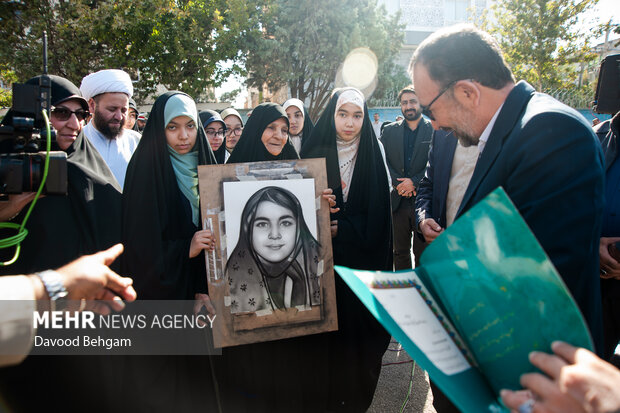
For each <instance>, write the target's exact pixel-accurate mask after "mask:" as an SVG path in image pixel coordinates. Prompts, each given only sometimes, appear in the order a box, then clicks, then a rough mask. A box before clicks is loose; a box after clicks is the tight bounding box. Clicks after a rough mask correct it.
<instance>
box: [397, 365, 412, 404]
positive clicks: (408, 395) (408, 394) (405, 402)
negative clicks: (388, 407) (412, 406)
mask: <svg viewBox="0 0 620 413" xmlns="http://www.w3.org/2000/svg"><path fill="white" fill-rule="evenodd" d="M412 361H413V363H412V366H411V379H410V380H409V391H408V392H407V397H406V398H405V401H404V402H403V405H402V406H400V413H403V412H404V411H405V407H407V403H409V397H410V396H411V389H412V388H413V377H414V375H415V360H412Z"/></svg>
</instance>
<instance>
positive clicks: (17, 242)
mask: <svg viewBox="0 0 620 413" xmlns="http://www.w3.org/2000/svg"><path fill="white" fill-rule="evenodd" d="M42 112H43V119H45V129H46V131H47V147H46V149H47V153H46V155H47V156H46V157H45V166H44V168H43V178H42V179H41V184H40V185H39V190H38V191H37V194H36V196H35V197H34V199H33V200H32V202H31V203H30V208H28V212H26V216H25V217H24V220H23V221H22V223H21V225H18V224H14V223H12V222H0V229H1V228H9V229H14V230H17V234H15V235H13V236H11V237H7V238H4V239H0V248H10V247H14V246H17V247H16V248H15V255H13V258H11V259H10V260H9V261H6V262H0V266H3V267H4V266H7V265H11V264H13V263H14V262H15V261H17V259H18V258H19V253H20V251H21V243H22V241H24V239H26V236H27V235H28V230H27V229H26V222H27V221H28V218H29V217H30V213H31V212H32V210H33V208H34V206H35V205H36V203H37V201H38V199H39V196H40V195H41V192H43V187H44V186H45V182H46V181H47V172H48V170H49V165H50V151H51V148H52V136H51V135H52V132H51V129H50V122H49V118H48V117H47V112H46V111H45V109H44V110H42Z"/></svg>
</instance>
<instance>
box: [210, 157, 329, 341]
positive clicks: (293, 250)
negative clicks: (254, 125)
mask: <svg viewBox="0 0 620 413" xmlns="http://www.w3.org/2000/svg"><path fill="white" fill-rule="evenodd" d="M198 179H199V188H200V204H201V216H202V222H203V228H206V229H210V230H211V231H212V232H213V233H214V236H215V239H216V247H215V250H214V251H206V254H205V255H206V264H207V274H206V277H207V283H208V287H209V296H210V297H211V300H212V301H213V305H214V306H215V309H216V314H217V321H215V322H214V323H213V340H214V344H215V346H216V347H229V346H235V345H240V344H248V343H255V342H261V341H270V340H279V339H283V338H288V337H295V336H302V335H308V334H316V333H321V332H327V331H334V330H337V329H338V319H337V313H336V293H335V286H334V271H333V257H332V247H331V233H330V217H329V205H328V203H327V201H325V200H324V199H323V198H322V196H321V194H322V192H323V190H324V189H326V188H327V174H326V169H325V160H324V159H304V160H291V161H269V162H249V163H241V164H231V165H206V166H199V167H198Z"/></svg>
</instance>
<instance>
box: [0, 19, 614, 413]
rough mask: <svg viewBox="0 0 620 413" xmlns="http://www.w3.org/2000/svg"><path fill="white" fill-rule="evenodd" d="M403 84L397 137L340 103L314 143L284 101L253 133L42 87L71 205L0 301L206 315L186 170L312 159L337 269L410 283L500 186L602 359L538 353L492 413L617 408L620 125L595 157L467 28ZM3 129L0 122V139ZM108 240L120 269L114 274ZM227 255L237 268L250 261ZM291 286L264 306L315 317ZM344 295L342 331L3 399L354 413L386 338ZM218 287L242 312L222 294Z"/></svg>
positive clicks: (44, 382) (164, 359) (121, 84)
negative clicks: (454, 227) (321, 179)
mask: <svg viewBox="0 0 620 413" xmlns="http://www.w3.org/2000/svg"><path fill="white" fill-rule="evenodd" d="M410 74H411V76H412V80H413V85H411V86H407V87H405V88H404V89H403V90H401V91H400V93H399V95H398V102H397V103H398V104H399V105H400V107H401V111H402V115H403V118H402V119H401V120H398V121H396V122H393V123H390V124H387V125H381V124H380V123H379V119H378V116H375V119H374V121H373V120H371V119H370V116H369V113H368V107H367V104H366V98H365V96H364V94H363V93H362V92H361V91H359V90H358V89H356V88H353V87H346V88H339V89H335V90H334V91H333V93H332V96H331V99H330V100H329V103H328V104H327V106H326V107H325V109H324V110H323V112H322V114H321V115H320V116H319V118H318V120H317V122H316V124H315V123H314V122H313V121H312V119H310V116H309V113H308V111H307V108H306V107H305V106H304V103H303V102H302V101H301V100H299V99H295V98H292V99H289V100H287V101H286V102H283V103H282V105H280V104H277V103H271V102H266V103H261V104H260V105H258V106H257V107H255V108H253V110H252V113H251V116H250V117H249V118H248V120H247V123H245V124H244V122H243V119H242V116H241V115H240V114H239V112H237V111H236V110H235V109H234V108H228V109H225V110H223V111H222V112H221V113H218V112H216V111H211V110H208V111H201V112H199V111H198V109H197V106H196V103H195V101H194V100H193V99H192V98H191V97H190V96H188V95H187V94H185V93H182V92H178V91H170V92H166V93H164V94H163V95H161V96H159V97H158V98H157V100H156V101H155V103H154V105H153V107H152V110H151V111H150V113H149V114H148V117H147V116H146V115H145V114H141V113H139V111H138V107H137V105H136V103H135V102H134V101H133V99H132V95H133V86H132V82H131V79H130V77H129V75H128V74H127V73H125V72H124V71H121V70H116V69H106V70H101V71H98V72H96V73H92V74H90V75H88V76H86V77H84V79H82V82H81V85H80V87H79V88H78V87H77V86H76V85H75V84H73V83H72V82H70V81H69V80H67V79H64V78H62V77H59V76H53V75H52V76H50V77H51V81H52V87H51V103H52V109H51V117H50V121H51V125H52V127H53V128H54V129H55V131H56V144H57V147H58V148H59V149H60V150H62V151H65V152H66V153H67V159H68V162H67V164H68V195H67V196H65V197H62V196H46V197H43V198H41V199H39V200H38V205H37V208H35V209H34V210H33V212H32V214H31V216H30V217H29V220H28V225H27V228H28V231H29V235H28V237H27V238H26V240H25V241H24V243H23V244H22V256H21V258H20V259H19V260H18V262H17V263H16V264H15V265H13V266H10V267H4V268H2V269H1V270H0V271H2V273H3V274H34V275H31V276H17V278H15V277H9V276H6V277H0V298H3V297H7V298H10V297H34V298H36V299H41V300H43V299H45V298H47V299H48V300H51V301H55V302H57V303H58V304H60V303H61V301H62V300H64V299H66V296H67V295H69V296H70V297H71V298H73V299H78V300H79V299H85V298H92V297H96V298H103V299H108V300H111V301H112V303H113V304H112V305H113V306H114V307H113V308H114V309H116V310H118V309H120V308H121V307H119V305H120V304H119V303H118V296H120V297H121V298H123V299H126V300H133V299H135V297H136V293H137V296H138V298H140V299H159V300H168V299H170V300H199V301H201V302H204V303H207V304H208V303H209V296H208V291H207V283H206V276H205V273H206V269H205V258H204V253H205V251H212V250H213V249H214V248H215V245H216V243H217V242H218V240H217V239H216V238H215V235H214V233H212V232H211V231H210V230H209V229H203V227H202V225H201V221H200V199H199V188H198V184H199V182H198V165H215V164H223V163H226V164H234V163H245V162H257V161H270V160H293V159H306V158H324V159H325V162H326V169H327V182H328V189H326V190H325V191H324V192H323V197H322V201H323V202H324V203H326V204H327V205H328V206H329V209H330V213H331V228H330V230H331V237H332V248H333V261H334V264H336V265H343V266H347V267H351V268H358V269H366V270H384V271H391V270H393V269H396V270H400V269H408V268H412V267H413V266H414V263H412V260H411V255H412V252H413V253H414V256H415V264H417V263H418V262H419V256H420V255H421V253H422V251H423V250H424V247H425V246H426V245H428V244H429V243H431V242H433V240H434V239H435V238H436V237H437V236H439V235H440V234H441V232H442V231H443V230H444V229H445V228H447V227H448V226H449V225H451V224H452V223H453V222H454V220H455V219H457V218H458V217H459V216H460V215H462V214H463V213H465V212H466V211H467V210H468V209H470V208H471V207H472V206H473V205H474V204H475V203H476V202H478V201H480V200H481V199H483V198H484V197H485V196H486V195H487V194H489V193H490V192H491V191H493V190H494V189H495V188H497V187H498V186H502V187H503V188H504V189H505V191H506V192H507V194H508V195H509V196H510V198H511V199H512V201H513V202H514V204H515V206H516V207H517V209H518V210H519V212H520V213H521V214H522V216H523V218H524V219H525V221H526V222H527V224H528V225H529V227H530V228H531V230H532V232H533V233H534V234H535V235H536V237H537V239H538V240H539V242H540V243H541V245H542V247H543V249H544V250H545V252H546V253H547V255H548V256H549V258H550V259H551V261H552V262H553V264H554V265H555V267H556V268H557V270H558V272H559V274H560V275H561V277H562V279H563V281H564V282H565V284H566V285H567V287H568V289H569V290H570V292H571V293H572V295H573V297H574V298H575V301H576V302H577V305H578V306H579V308H580V310H581V312H582V313H583V315H584V318H585V320H586V322H587V324H588V327H589V329H590V331H591V333H592V338H593V341H594V344H595V349H596V353H597V354H598V356H597V355H595V354H593V353H591V352H588V351H587V350H585V349H575V348H574V347H572V346H570V345H569V344H566V343H555V344H554V346H553V349H542V350H548V351H551V350H553V352H554V353H555V355H549V354H547V355H545V354H542V353H533V354H532V357H531V362H532V364H533V365H535V366H536V367H538V368H540V370H541V372H542V373H543V374H541V373H538V374H531V375H526V376H524V377H523V378H522V384H523V386H524V389H528V390H527V391H521V392H514V391H509V390H506V391H503V392H502V394H501V397H502V399H503V401H504V403H505V404H506V406H508V407H510V408H512V409H515V410H517V409H518V411H520V412H528V411H534V412H539V411H540V412H542V411H558V412H560V411H562V412H568V411H597V412H611V411H617V410H618V409H620V401H619V399H620V392H619V391H618V390H617V389H618V388H619V387H618V386H620V373H619V372H618V371H617V369H616V368H615V367H613V366H612V365H611V364H608V363H606V362H605V361H603V360H602V359H601V358H599V357H602V358H604V359H605V360H609V359H610V358H611V357H612V356H613V351H614V349H615V347H616V345H617V344H618V341H619V340H620V334H618V331H620V328H618V325H620V322H619V321H618V320H620V319H619V318H618V314H619V313H620V311H618V300H617V296H615V295H613V294H612V293H611V291H614V290H615V289H617V288H616V287H617V286H618V282H619V281H620V262H619V261H618V260H617V258H618V257H616V258H614V257H613V255H610V252H609V250H610V248H609V246H610V245H615V242H617V241H620V237H619V236H620V228H617V227H616V225H618V224H616V218H615V212H614V211H615V209H616V203H617V202H618V201H616V200H615V194H614V192H617V188H618V185H619V184H620V182H619V179H620V162H618V163H616V162H615V159H616V157H617V142H616V139H617V137H618V122H619V117H618V116H617V115H616V116H615V117H614V118H613V119H612V120H611V121H608V122H604V123H603V124H602V125H599V126H598V131H597V133H598V134H599V136H600V139H597V137H596V135H595V133H594V131H593V130H592V128H591V127H590V125H588V124H587V122H586V121H585V119H583V118H582V117H581V115H579V114H578V113H577V112H576V111H574V110H573V109H570V108H568V107H567V106H565V105H563V104H561V103H560V102H558V101H556V100H554V99H552V98H550V97H549V96H547V95H544V94H541V93H538V92H536V91H535V90H534V89H533V88H532V87H531V86H530V85H529V84H527V83H526V82H524V81H520V82H516V81H515V79H514V77H513V75H512V73H511V71H510V69H509V67H508V66H507V64H506V63H505V61H504V58H503V56H502V53H501V51H500V50H499V47H498V46H497V43H496V42H495V41H494V40H493V39H492V38H491V36H490V35H488V34H487V33H485V32H482V31H480V30H478V29H475V28H473V27H471V26H456V27H452V28H448V29H445V30H441V31H439V32H436V33H435V34H433V35H431V36H430V37H429V38H428V39H426V40H425V41H424V42H423V43H422V44H421V45H420V47H419V48H418V49H417V50H416V52H415V54H414V56H413V58H412V61H411V64H410ZM38 82H39V79H38V78H33V79H31V80H29V81H28V83H31V84H38ZM375 115H376V114H375ZM423 115H424V116H423ZM11 119H12V115H11V112H9V114H7V116H6V117H5V118H4V120H3V124H8V123H10V122H11ZM605 124H607V127H606V129H605ZM603 149H604V150H605V153H604V155H603ZM606 171H607V172H606ZM606 176H607V180H605V177H606ZM264 192H265V193H264V194H263V192H260V194H259V195H256V200H254V201H252V202H251V205H252V206H250V207H248V208H250V209H251V211H250V212H248V214H252V215H255V214H256V213H257V212H256V211H258V210H260V209H261V205H263V206H264V205H265V204H269V205H271V206H272V208H273V207H274V206H275V207H280V208H284V209H286V210H287V211H288V212H289V215H295V216H298V215H300V214H299V212H297V210H298V208H297V207H296V206H295V203H294V202H293V201H290V202H289V201H288V198H287V197H288V195H287V194H286V193H284V194H282V193H275V192H277V191H275V192H274V191H271V192H269V191H267V190H265V191H264ZM289 198H290V197H289ZM31 200H32V195H29V194H26V195H22V196H19V197H12V198H11V199H10V202H11V206H8V207H6V211H7V212H5V213H4V214H3V215H2V217H3V218H4V219H13V220H15V221H16V222H21V219H23V215H24V211H23V207H24V206H25V205H26V204H27V203H28V202H30V201H31ZM605 200H607V203H605ZM289 204H290V205H289ZM287 205H289V206H287ZM618 207H620V206H618ZM252 208H253V209H252ZM20 211H21V212H20ZM289 225H291V224H289ZM303 225H304V226H305V223H304V224H303ZM246 232H247V231H246ZM269 236H271V235H269ZM601 236H603V238H601ZM305 239H306V241H304V242H305V244H303V245H302V244H301V243H300V246H299V247H298V248H297V249H296V250H295V251H296V252H295V254H292V255H291V254H288V255H290V256H292V257H293V258H294V259H289V260H288V262H289V263H290V262H291V261H292V262H297V263H301V264H300V265H304V262H305V261H304V260H303V259H299V258H295V257H297V255H296V254H298V253H299V251H309V250H311V249H312V248H313V246H314V248H316V245H317V242H316V240H315V239H314V238H312V236H311V235H308V236H306V238H305ZM313 240H314V244H313V242H312V241H313ZM118 243H122V244H123V246H124V253H123V254H122V255H121V256H120V258H119V259H118V260H116V261H114V258H116V256H117V255H118V254H119V253H120V250H119V249H120V247H113V246H114V245H115V244H118ZM111 247H113V248H112V252H110V251H109V250H108V249H109V248H111ZM238 248H239V251H240V252H238V253H244V254H245V250H248V251H249V250H250V249H251V246H250V245H245V247H244V246H238ZM243 248H245V250H243V251H242V249H243ZM104 250H108V252H107V254H108V255H106V256H105V258H100V257H99V255H97V252H98V251H104ZM235 251H237V250H235ZM91 254H95V255H94V256H92V257H97V258H89V259H91V260H95V259H97V260H98V261H97V263H98V264H97V265H98V266H97V268H98V269H99V271H100V275H99V278H96V279H95V278H88V277H87V276H78V275H75V272H76V271H73V272H71V274H74V275H63V274H64V273H66V272H67V271H66V267H63V266H64V265H65V264H67V263H68V262H71V261H73V260H76V259H78V258H79V257H81V256H84V255H87V256H89V257H91ZM102 254H103V253H102ZM252 254H254V255H255V254H256V252H255V251H253V252H252ZM259 254H260V252H259ZM283 255H284V254H283ZM86 258H88V257H86ZM284 259H285V258H284V257H282V258H277V259H276V258H274V260H279V261H283V260H284ZM77 263H80V261H79V260H78V261H77ZM272 264H274V263H272ZM275 264H278V263H275ZM256 265H257V269H259V268H260V267H261V266H262V265H264V264H261V262H260V260H259V259H257V264H256ZM289 265H290V264H289ZM101 266H104V267H105V268H107V271H103V270H102V269H101ZM108 267H109V268H108ZM54 268H59V270H58V271H57V272H55V273H56V275H55V276H54V277H55V278H54V280H55V281H56V282H51V281H50V280H51V278H49V277H52V276H53V274H51V275H50V272H49V271H47V270H49V269H54ZM73 268H77V267H73ZM80 268H81V269H83V267H80ZM63 269H64V270H63ZM84 271H85V272H88V269H86V270H84ZM102 271H103V272H102ZM51 273H54V271H51ZM116 273H120V274H123V275H126V276H128V277H131V279H132V280H133V281H131V280H129V279H124V278H121V277H119V276H118V275H117V274H116ZM46 274H47V275H46ZM101 274H104V275H101ZM289 274H291V275H289V278H291V279H292V282H293V285H296V284H294V278H295V276H294V271H289ZM46 277H48V278H46ZM71 277H73V278H77V279H79V280H82V281H81V282H77V283H76V282H69V281H67V280H69V279H73V278H71ZM80 277H82V278H80ZM234 278H237V277H234ZM601 279H604V280H603V282H602V283H601ZM24 280H29V281H30V282H24ZM93 280H96V282H95V281H93ZM284 281H285V280H282V282H281V283H278V282H277V280H274V281H273V282H271V283H270V284H269V285H268V286H263V285H261V286H260V288H262V289H264V290H265V291H267V292H268V294H267V295H265V300H268V299H269V300H271V298H272V297H274V299H273V301H274V302H276V304H275V305H277V306H278V308H280V307H283V306H286V304H284V303H288V306H290V305H291V303H294V305H299V304H304V303H309V302H310V301H311V300H312V298H311V295H312V294H311V292H312V291H313V287H312V286H310V285H308V286H306V288H305V289H303V287H299V288H301V290H300V289H296V287H294V288H289V289H288V290H287V288H286V283H285V282H284ZM4 282H6V284H5V283H4ZM89 282H92V284H93V285H92V286H91V285H90V284H89ZM335 282H336V297H337V312H338V326H339V328H338V331H336V332H331V333H323V334H315V335H309V336H302V337H296V338H291V339H285V340H277V341H269V342H264V343H256V344H249V345H243V346H236V347H230V348H225V349H223V352H222V355H221V356H218V357H201V356H157V357H154V356H151V357H126V358H120V357H119V358H118V359H117V360H109V358H107V359H105V360H104V359H103V358H102V357H89V358H82V359H79V360H76V358H72V357H38V358H29V359H26V360H25V361H24V362H23V363H22V364H21V365H18V366H12V367H5V368H3V369H2V370H0V390H1V391H2V395H3V396H4V398H5V399H6V401H7V403H8V404H9V405H10V406H14V408H15V409H18V410H25V411H26V410H27V411H30V410H35V409H37V410H38V409H42V408H49V407H50V406H64V407H65V408H66V409H68V410H78V409H81V408H82V409H83V407H84V406H92V401H93V400H98V402H97V403H98V406H95V407H92V408H89V410H99V409H101V410H111V409H119V408H123V409H134V410H140V411H142V410H153V411H160V410H172V409H177V410H180V411H186V410H190V409H192V410H193V409H201V410H206V411H210V410H211V409H213V410H222V411H232V412H237V411H250V410H251V411H334V412H335V411H355V412H358V411H359V412H361V411H365V410H367V409H368V407H369V406H370V404H371V402H372V399H373V395H374V392H375V388H376V386H377V381H378V378H379V374H380V371H381V360H382V356H383V354H384V352H385V351H386V349H387V346H388V344H389V341H390V336H389V334H388V333H387V332H386V331H385V330H384V328H383V327H382V326H381V324H380V323H379V322H378V321H377V320H376V319H375V318H374V317H373V316H372V315H371V314H370V313H369V312H368V311H367V310H366V308H365V307H364V306H363V305H362V304H361V302H360V301H359V300H358V299H357V297H356V296H355V294H354V293H353V292H352V291H351V290H350V289H349V288H348V287H347V286H346V284H345V283H344V282H343V281H342V280H341V279H340V277H338V276H337V275H336V277H335ZM76 285H81V287H80V288H78V287H75V286H76ZM85 285H86V287H85ZM244 285H245V284H244ZM230 286H231V292H232V291H233V290H234V291H235V294H239V296H241V295H242V294H241V292H240V291H237V290H238V288H237V287H238V286H237V284H235V283H234V282H233V280H232V278H231V280H230ZM601 286H603V295H602V297H604V298H601ZM256 288H257V289H259V287H256ZM134 289H135V291H134ZM13 290H14V291H15V292H12V291H13ZM239 290H240V288H239ZM24 291H25V293H24ZM33 291H35V292H33ZM5 294H6V295H5ZM209 307H210V306H209ZM210 308H212V307H210ZM100 310H101V309H100ZM0 321H2V318H0ZM2 328H4V325H3V324H2V325H0V329H2ZM524 328H527V327H526V326H524ZM566 328H570V326H566ZM28 334H29V335H28V337H31V336H32V334H33V332H32V330H29V331H28ZM2 337H3V334H0V339H2ZM21 343H23V344H22V345H23V346H27V345H28V344H27V343H28V340H23V338H22V340H21ZM0 345H5V344H4V342H2V343H1V344H0ZM113 359H115V358H113ZM16 361H21V360H6V361H5V360H4V359H1V358H0V363H9V362H13V363H14V362H16ZM78 376H80V377H86V378H85V379H84V380H79V381H78V382H76V380H75V377H78ZM431 384H432V383H431ZM33 389H35V391H36V392H37V394H38V396H37V397H31V393H32V391H33ZM512 390H517V389H512ZM433 394H434V399H435V402H434V403H435V408H436V410H437V411H438V412H440V413H441V412H450V411H458V410H457V409H456V407H455V406H454V405H452V403H451V402H450V400H449V399H448V398H447V397H446V396H445V395H443V394H442V392H441V390H440V389H439V388H436V387H434V386H433Z"/></svg>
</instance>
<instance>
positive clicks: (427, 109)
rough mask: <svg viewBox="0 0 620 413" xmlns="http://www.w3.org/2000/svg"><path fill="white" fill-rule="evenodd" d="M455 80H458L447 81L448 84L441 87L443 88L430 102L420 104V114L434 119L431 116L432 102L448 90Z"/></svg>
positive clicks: (433, 118)
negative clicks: (424, 104)
mask: <svg viewBox="0 0 620 413" xmlns="http://www.w3.org/2000/svg"><path fill="white" fill-rule="evenodd" d="M456 82H458V80H453V81H452V82H450V83H448V86H446V87H445V88H443V90H442V91H441V92H439V94H438V95H437V96H435V99H433V100H431V103H429V104H428V105H426V106H423V105H420V107H421V108H422V114H423V115H424V116H426V117H427V118H429V119H430V120H435V117H434V116H433V111H431V106H433V103H435V101H436V100H437V99H439V98H440V97H441V95H443V94H444V93H446V92H447V91H448V89H450V88H451V87H452V86H454V84H455V83H456Z"/></svg>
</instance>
